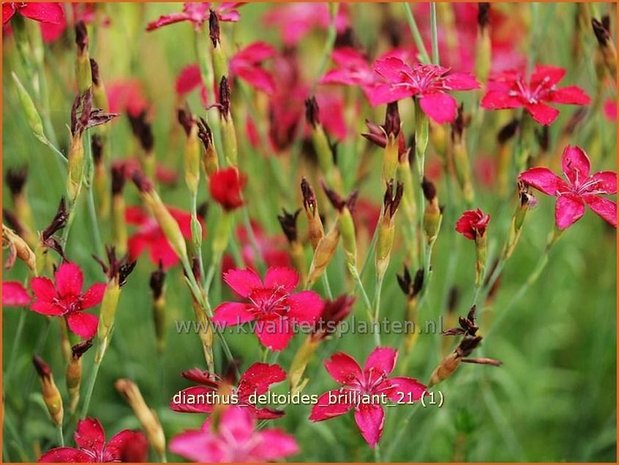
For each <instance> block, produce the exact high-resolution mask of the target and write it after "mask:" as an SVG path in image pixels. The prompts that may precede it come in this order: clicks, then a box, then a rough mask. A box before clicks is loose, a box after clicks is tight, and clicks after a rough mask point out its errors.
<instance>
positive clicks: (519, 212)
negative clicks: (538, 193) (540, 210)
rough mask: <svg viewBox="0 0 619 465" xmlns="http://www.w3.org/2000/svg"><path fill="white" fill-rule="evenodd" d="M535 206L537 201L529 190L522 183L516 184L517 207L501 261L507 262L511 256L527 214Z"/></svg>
mask: <svg viewBox="0 0 619 465" xmlns="http://www.w3.org/2000/svg"><path fill="white" fill-rule="evenodd" d="M536 204H537V199H536V198H535V197H534V196H533V195H532V194H531V190H530V189H529V188H528V187H527V186H526V185H524V184H523V183H518V205H517V207H516V211H515V212H514V215H513V216H512V222H511V226H510V228H509V233H508V236H507V241H506V242H505V247H504V248H503V254H502V259H503V260H507V259H509V258H510V257H511V256H512V253H513V252H514V249H515V248H516V245H517V244H518V240H519V239H520V235H521V233H522V225H523V224H524V219H525V217H526V215H527V212H528V211H529V210H530V209H531V208H533V207H534V206H535V205H536Z"/></svg>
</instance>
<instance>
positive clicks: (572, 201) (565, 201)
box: [555, 194, 585, 230]
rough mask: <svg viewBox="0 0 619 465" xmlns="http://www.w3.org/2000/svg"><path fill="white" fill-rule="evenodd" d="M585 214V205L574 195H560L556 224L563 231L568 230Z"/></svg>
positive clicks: (556, 208) (556, 211)
mask: <svg viewBox="0 0 619 465" xmlns="http://www.w3.org/2000/svg"><path fill="white" fill-rule="evenodd" d="M584 214H585V205H584V203H583V202H582V200H581V199H580V197H577V196H575V195H573V194H564V195H560V196H559V197H558V198H557V204H556V205H555V222H556V224H557V227H558V228H559V229H561V230H563V229H567V228H568V227H570V226H571V225H573V224H574V223H575V222H576V221H578V220H579V219H580V218H582V216H583V215H584Z"/></svg>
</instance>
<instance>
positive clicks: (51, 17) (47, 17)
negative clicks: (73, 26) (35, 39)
mask: <svg viewBox="0 0 619 465" xmlns="http://www.w3.org/2000/svg"><path fill="white" fill-rule="evenodd" d="M16 13H18V14H20V15H22V16H23V17H24V18H28V19H32V20H34V21H38V22H40V23H51V24H61V23H62V22H63V21H64V9H63V8H62V5H61V4H60V3H45V2H40V3H39V2H36V3H35V2H15V3H3V4H2V24H6V23H8V22H9V21H10V20H11V18H12V17H13V16H14V15H15V14H16Z"/></svg>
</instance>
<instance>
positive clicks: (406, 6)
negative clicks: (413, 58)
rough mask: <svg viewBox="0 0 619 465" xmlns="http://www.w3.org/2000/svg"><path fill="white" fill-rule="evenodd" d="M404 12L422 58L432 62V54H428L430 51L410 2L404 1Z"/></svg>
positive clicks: (426, 61)
mask: <svg viewBox="0 0 619 465" xmlns="http://www.w3.org/2000/svg"><path fill="white" fill-rule="evenodd" d="M402 6H403V7H404V13H405V14H406V20H407V21H408V27H409V28H410V30H411V32H412V33H413V39H414V40H415V45H417V49H418V50H419V54H420V55H421V59H422V61H423V62H425V63H430V55H428V51H427V50H426V46H425V45H424V44H423V39H422V38H421V33H420V32H419V28H418V27H417V23H416V22H415V17H414V16H413V10H411V5H410V3H408V2H406V3H403V4H402Z"/></svg>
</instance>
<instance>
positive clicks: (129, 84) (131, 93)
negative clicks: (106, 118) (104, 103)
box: [105, 79, 149, 117]
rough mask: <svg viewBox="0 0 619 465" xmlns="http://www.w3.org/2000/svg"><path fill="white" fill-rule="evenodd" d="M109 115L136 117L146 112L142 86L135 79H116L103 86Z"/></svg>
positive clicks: (146, 106)
mask: <svg viewBox="0 0 619 465" xmlns="http://www.w3.org/2000/svg"><path fill="white" fill-rule="evenodd" d="M105 88H106V92H107V98H108V100H109V103H110V112H111V113H127V114H128V115H129V116H134V117H136V116H138V115H140V113H142V112H143V111H147V110H148V107H149V104H148V101H147V100H146V97H144V93H143V91H142V84H141V83H140V81H138V80H137V79H117V80H115V81H112V82H110V83H109V84H107V85H106V86H105Z"/></svg>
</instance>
